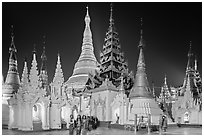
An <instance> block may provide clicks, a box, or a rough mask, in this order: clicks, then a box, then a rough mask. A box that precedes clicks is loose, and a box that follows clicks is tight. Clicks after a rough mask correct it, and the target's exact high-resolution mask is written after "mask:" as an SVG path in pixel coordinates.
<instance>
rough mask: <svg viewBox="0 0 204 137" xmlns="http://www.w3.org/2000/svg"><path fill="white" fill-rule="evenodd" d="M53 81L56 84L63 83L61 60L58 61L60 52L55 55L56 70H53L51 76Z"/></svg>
mask: <svg viewBox="0 0 204 137" xmlns="http://www.w3.org/2000/svg"><path fill="white" fill-rule="evenodd" d="M53 83H56V84H62V83H64V76H63V71H62V67H61V61H60V54H59V53H58V55H57V65H56V70H55V76H54V78H53Z"/></svg>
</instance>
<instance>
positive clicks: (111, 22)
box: [109, 3, 114, 26]
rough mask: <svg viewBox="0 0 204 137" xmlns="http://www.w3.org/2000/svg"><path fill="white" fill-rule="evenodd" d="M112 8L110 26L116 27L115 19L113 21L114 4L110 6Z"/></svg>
mask: <svg viewBox="0 0 204 137" xmlns="http://www.w3.org/2000/svg"><path fill="white" fill-rule="evenodd" d="M110 7H111V9H110V19H109V21H110V26H113V25H114V19H113V4H112V3H111V4H110Z"/></svg>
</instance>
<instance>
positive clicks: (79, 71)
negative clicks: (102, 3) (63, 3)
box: [66, 7, 98, 87]
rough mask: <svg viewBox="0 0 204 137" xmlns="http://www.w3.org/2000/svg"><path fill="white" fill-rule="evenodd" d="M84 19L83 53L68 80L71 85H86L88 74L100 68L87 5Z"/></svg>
mask: <svg viewBox="0 0 204 137" xmlns="http://www.w3.org/2000/svg"><path fill="white" fill-rule="evenodd" d="M84 21H85V29H84V33H83V42H82V47H81V54H80V57H79V59H78V61H77V62H76V64H75V67H74V71H73V74H72V76H71V77H70V78H69V79H68V81H67V82H66V83H67V84H71V85H81V86H82V85H85V83H86V82H87V79H88V74H89V73H91V74H92V75H93V74H95V70H96V69H98V68H97V65H98V62H97V60H96V57H95V55H94V47H93V40H92V33H91V28H90V22H91V18H90V16H89V8H88V7H86V15H85V19H84ZM78 87H79V86H78Z"/></svg>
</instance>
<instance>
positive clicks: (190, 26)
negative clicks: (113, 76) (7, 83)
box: [2, 2, 202, 86]
mask: <svg viewBox="0 0 204 137" xmlns="http://www.w3.org/2000/svg"><path fill="white" fill-rule="evenodd" d="M87 5H88V6H89V15H90V17H91V31H92V34H93V43H94V52H95V56H96V57H97V59H98V60H99V51H100V50H101V49H102V45H103V42H104V38H105V33H106V31H107V29H108V26H109V16H110V3H108V2H103V3H100V2H95V3H86V2H78V3H70V2H68V3H31V2H29V3H22V2H19V3H11V2H9V3H5V2H3V4H2V45H3V46H2V52H3V53H2V56H3V57H2V70H3V72H2V73H3V76H4V79H5V77H6V73H7V70H8V56H9V53H8V49H9V46H10V43H11V37H10V34H11V31H10V26H11V25H12V24H13V25H14V33H15V45H16V48H17V51H18V53H17V58H18V72H19V74H20V76H21V74H22V71H23V63H24V58H25V57H27V60H28V66H29V69H30V67H31V65H30V64H31V61H32V50H33V44H36V49H37V59H38V65H39V66H38V68H39V67H40V65H41V60H40V55H41V54H42V49H43V47H42V45H43V44H42V43H43V35H46V55H47V59H48V61H47V66H48V75H49V81H51V80H52V79H53V76H54V72H55V67H56V61H57V52H58V51H59V53H60V55H61V62H62V69H63V72H64V77H65V80H66V81H67V79H68V78H69V77H70V76H71V75H72V71H73V68H74V64H75V63H76V61H77V60H78V58H79V55H80V53H81V45H82V38H83V31H84V26H85V23H84V17H85V15H86V6H87ZM113 5H114V7H113V18H114V20H115V26H116V29H117V32H118V33H119V38H120V44H121V48H122V51H123V52H124V54H125V58H126V60H127V61H128V64H129V65H128V66H129V70H133V72H134V74H135V72H136V65H137V60H138V52H139V50H138V48H137V46H138V42H139V38H140V35H139V34H140V17H142V18H143V32H144V39H145V42H146V47H145V51H144V54H145V62H146V72H147V75H148V80H149V83H150V85H151V82H152V81H154V83H155V86H161V85H162V84H163V79H164V75H165V74H166V75H167V80H168V84H169V85H173V86H179V85H181V84H182V83H183V78H184V75H185V69H186V64H187V53H188V50H189V41H192V50H193V52H194V53H195V54H196V55H197V58H198V68H199V71H200V73H201V71H202V69H201V68H202V66H201V65H202V64H201V63H202V3H201V2H200V3H199V2H195V3H189V2H188V3H185V2H182V3H158V2H154V3H148V2H145V3H138V2H127V3H125V2H118V3H113Z"/></svg>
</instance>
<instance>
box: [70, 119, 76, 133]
mask: <svg viewBox="0 0 204 137" xmlns="http://www.w3.org/2000/svg"><path fill="white" fill-rule="evenodd" d="M74 126H75V125H74V116H73V115H70V121H69V135H73V133H74Z"/></svg>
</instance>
